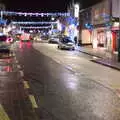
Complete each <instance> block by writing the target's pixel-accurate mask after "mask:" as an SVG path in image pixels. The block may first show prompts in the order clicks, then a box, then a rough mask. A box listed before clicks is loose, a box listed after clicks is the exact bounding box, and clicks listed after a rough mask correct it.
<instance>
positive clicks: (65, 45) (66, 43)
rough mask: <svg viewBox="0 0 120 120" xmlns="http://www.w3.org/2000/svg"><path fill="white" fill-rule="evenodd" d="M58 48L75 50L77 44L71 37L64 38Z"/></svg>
mask: <svg viewBox="0 0 120 120" xmlns="http://www.w3.org/2000/svg"><path fill="white" fill-rule="evenodd" d="M58 48H59V49H69V50H75V43H74V42H73V41H72V40H71V39H70V37H63V38H61V39H60V41H59V43H58Z"/></svg>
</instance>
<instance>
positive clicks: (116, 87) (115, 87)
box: [110, 84, 120, 89]
mask: <svg viewBox="0 0 120 120" xmlns="http://www.w3.org/2000/svg"><path fill="white" fill-rule="evenodd" d="M110 86H111V87H112V88H114V89H118V88H120V85H119V84H116V85H114V84H113V85H110Z"/></svg>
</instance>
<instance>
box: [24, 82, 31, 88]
mask: <svg viewBox="0 0 120 120" xmlns="http://www.w3.org/2000/svg"><path fill="white" fill-rule="evenodd" d="M23 84H24V88H25V89H29V88H30V86H29V84H28V82H27V81H24V82H23Z"/></svg>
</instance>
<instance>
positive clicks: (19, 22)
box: [12, 21, 57, 25]
mask: <svg viewBox="0 0 120 120" xmlns="http://www.w3.org/2000/svg"><path fill="white" fill-rule="evenodd" d="M12 24H19V25H28V24H29V25H30V24H34V25H38V24H41V25H43V24H57V22H30V21H26V22H21V21H13V22H12Z"/></svg>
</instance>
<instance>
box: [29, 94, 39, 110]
mask: <svg viewBox="0 0 120 120" xmlns="http://www.w3.org/2000/svg"><path fill="white" fill-rule="evenodd" d="M29 99H30V101H31V103H32V107H33V108H38V105H37V103H36V100H35V97H34V96H33V95H29Z"/></svg>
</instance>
